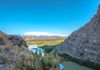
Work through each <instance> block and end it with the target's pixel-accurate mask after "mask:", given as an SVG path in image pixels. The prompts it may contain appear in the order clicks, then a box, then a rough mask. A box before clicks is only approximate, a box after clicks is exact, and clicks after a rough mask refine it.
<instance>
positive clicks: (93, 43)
mask: <svg viewBox="0 0 100 70" xmlns="http://www.w3.org/2000/svg"><path fill="white" fill-rule="evenodd" d="M55 51H56V52H58V53H60V54H66V55H70V56H71V57H72V58H76V59H81V60H85V61H86V60H88V61H91V62H94V63H98V64H100V5H99V7H98V11H97V14H96V15H95V16H94V17H93V18H91V20H90V22H88V23H87V24H86V25H85V26H83V27H81V28H80V29H79V30H77V31H75V32H73V33H72V34H71V35H70V36H69V37H67V39H65V41H64V42H63V43H61V44H60V45H58V46H57V47H56V48H55ZM99 70H100V69H99Z"/></svg>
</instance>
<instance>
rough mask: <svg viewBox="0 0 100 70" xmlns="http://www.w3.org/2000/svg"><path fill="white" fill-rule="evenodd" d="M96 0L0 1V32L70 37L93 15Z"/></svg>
mask: <svg viewBox="0 0 100 70" xmlns="http://www.w3.org/2000/svg"><path fill="white" fill-rule="evenodd" d="M99 3H100V1H99V0H0V30H1V31H3V32H5V33H8V34H22V33H25V32H50V33H57V34H61V35H69V34H70V33H71V32H73V31H75V30H77V29H78V28H80V27H81V26H83V25H85V24H86V23H87V22H88V21H89V20H90V19H91V17H93V15H94V14H95V13H96V11H97V6H98V4H99Z"/></svg>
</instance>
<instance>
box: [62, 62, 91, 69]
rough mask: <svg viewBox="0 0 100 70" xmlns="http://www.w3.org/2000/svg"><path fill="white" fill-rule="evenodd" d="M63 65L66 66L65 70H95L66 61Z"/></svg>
mask: <svg viewBox="0 0 100 70" xmlns="http://www.w3.org/2000/svg"><path fill="white" fill-rule="evenodd" d="M63 65H64V70H93V69H90V68H88V67H84V66H82V65H79V64H77V63H75V62H72V61H64V62H63Z"/></svg>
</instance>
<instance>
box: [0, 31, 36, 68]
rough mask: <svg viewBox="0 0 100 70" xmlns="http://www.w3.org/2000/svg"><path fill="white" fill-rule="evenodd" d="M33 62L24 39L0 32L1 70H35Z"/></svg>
mask: <svg viewBox="0 0 100 70" xmlns="http://www.w3.org/2000/svg"><path fill="white" fill-rule="evenodd" d="M33 61H34V58H33V55H32V54H31V53H30V51H29V50H28V49H27V46H26V44H25V42H24V40H23V39H22V38H20V37H18V36H8V35H6V34H5V33H3V32H1V31H0V70H34V64H33Z"/></svg>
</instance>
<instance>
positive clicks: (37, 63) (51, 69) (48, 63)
mask: <svg viewBox="0 0 100 70" xmlns="http://www.w3.org/2000/svg"><path fill="white" fill-rule="evenodd" d="M33 56H34V68H35V70H59V68H60V67H59V64H60V63H61V62H62V61H63V60H62V59H61V57H60V56H59V55H58V54H56V53H54V52H50V53H46V54H45V55H44V56H42V54H41V53H39V54H37V52H36V53H33Z"/></svg>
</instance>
